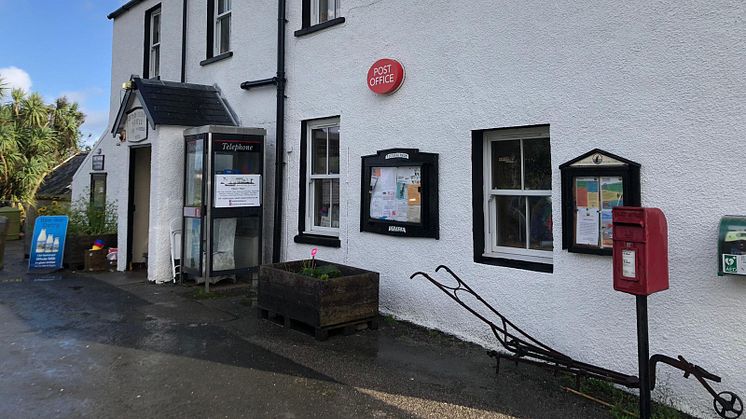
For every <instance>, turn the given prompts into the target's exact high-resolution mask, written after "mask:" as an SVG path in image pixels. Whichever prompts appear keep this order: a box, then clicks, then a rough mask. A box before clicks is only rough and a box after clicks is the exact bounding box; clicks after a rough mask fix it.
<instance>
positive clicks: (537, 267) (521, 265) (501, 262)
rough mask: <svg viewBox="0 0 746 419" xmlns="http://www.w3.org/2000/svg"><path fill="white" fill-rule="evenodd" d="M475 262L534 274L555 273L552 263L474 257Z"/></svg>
mask: <svg viewBox="0 0 746 419" xmlns="http://www.w3.org/2000/svg"><path fill="white" fill-rule="evenodd" d="M474 262H476V263H482V264H485V265H493V266H503V267H506V268H514V269H522V270H524V271H534V272H545V273H552V272H554V265H552V264H551V263H540V262H528V261H525V260H517V259H506V258H501V257H488V256H474Z"/></svg>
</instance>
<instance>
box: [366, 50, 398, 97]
mask: <svg viewBox="0 0 746 419" xmlns="http://www.w3.org/2000/svg"><path fill="white" fill-rule="evenodd" d="M403 81H404V66H402V65H401V63H400V62H398V61H396V60H392V59H390V58H382V59H380V60H378V61H376V62H375V63H373V65H372V66H370V70H368V88H369V89H370V90H372V91H373V92H374V93H378V94H379V95H390V94H391V93H394V92H395V91H397V90H399V87H401V84H402V82H403Z"/></svg>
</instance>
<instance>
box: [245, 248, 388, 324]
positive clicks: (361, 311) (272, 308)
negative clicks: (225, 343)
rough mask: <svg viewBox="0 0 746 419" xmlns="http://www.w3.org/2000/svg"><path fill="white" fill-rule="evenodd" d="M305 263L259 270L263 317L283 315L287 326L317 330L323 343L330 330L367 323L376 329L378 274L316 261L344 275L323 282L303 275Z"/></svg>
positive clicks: (281, 264) (261, 312)
mask: <svg viewBox="0 0 746 419" xmlns="http://www.w3.org/2000/svg"><path fill="white" fill-rule="evenodd" d="M303 263H304V261H292V262H283V263H275V264H272V265H263V266H261V267H260V268H259V289H258V295H257V306H258V308H259V310H260V314H264V315H266V314H267V313H274V314H279V315H281V316H283V317H284V318H285V322H286V324H289V321H290V320H295V321H298V322H301V323H304V324H306V325H309V326H311V327H313V328H314V329H316V336H317V338H319V339H323V338H325V337H326V332H327V331H328V330H330V329H334V328H338V327H344V326H349V325H354V324H359V323H363V322H369V326H371V328H375V326H376V325H377V323H376V318H377V316H378V282H379V279H378V273H377V272H371V271H366V270H363V269H359V268H354V267H352V266H346V265H339V264H336V263H331V262H326V261H322V260H316V264H317V266H324V265H334V266H336V267H337V268H338V269H339V270H340V272H341V274H342V275H341V276H339V277H337V278H330V279H327V280H320V279H317V278H313V277H310V276H306V275H301V274H299V273H298V272H299V271H300V270H301V269H302V267H303ZM306 263H307V262H306Z"/></svg>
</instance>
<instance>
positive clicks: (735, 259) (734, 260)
mask: <svg viewBox="0 0 746 419" xmlns="http://www.w3.org/2000/svg"><path fill="white" fill-rule="evenodd" d="M723 273H724V274H735V275H746V255H728V254H724V255H723Z"/></svg>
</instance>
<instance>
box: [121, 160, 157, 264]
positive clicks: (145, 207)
mask: <svg viewBox="0 0 746 419" xmlns="http://www.w3.org/2000/svg"><path fill="white" fill-rule="evenodd" d="M150 154H151V149H150V146H147V147H137V148H134V147H133V148H131V149H130V173H129V179H130V187H129V208H128V220H127V221H128V222H127V268H128V269H129V270H141V269H145V268H147V261H148V230H149V227H150Z"/></svg>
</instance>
